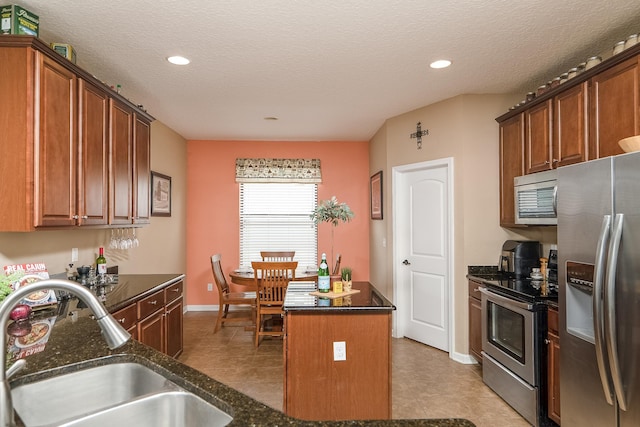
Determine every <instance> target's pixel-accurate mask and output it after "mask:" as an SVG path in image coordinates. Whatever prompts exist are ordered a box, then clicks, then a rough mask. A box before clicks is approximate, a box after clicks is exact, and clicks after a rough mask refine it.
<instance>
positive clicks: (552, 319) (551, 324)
mask: <svg viewBox="0 0 640 427" xmlns="http://www.w3.org/2000/svg"><path fill="white" fill-rule="evenodd" d="M547 323H548V325H547V327H548V329H549V332H552V333H554V334H556V335H558V309H556V308H553V307H549V310H548V311H547Z"/></svg>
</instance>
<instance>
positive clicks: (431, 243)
mask: <svg viewBox="0 0 640 427" xmlns="http://www.w3.org/2000/svg"><path fill="white" fill-rule="evenodd" d="M451 161H452V160H451V159H445V160H442V161H433V162H425V163H421V164H419V165H412V166H413V167H410V168H409V169H408V170H404V171H403V170H402V169H400V168H399V170H395V169H394V178H397V179H396V181H395V183H394V199H395V204H394V213H395V216H394V218H395V219H394V224H395V225H394V229H395V232H394V236H396V239H395V245H394V251H395V257H394V259H395V262H396V263H397V265H395V266H394V271H396V272H397V274H395V277H396V283H395V286H396V291H397V295H398V300H397V302H398V304H397V309H398V313H397V322H398V332H399V334H400V335H404V336H406V337H408V338H411V339H414V340H416V341H420V342H422V343H424V344H427V345H430V346H433V347H436V348H439V349H441V350H444V351H449V348H450V341H451V337H450V323H451V322H450V304H451V300H450V299H451V277H450V276H451V273H450V263H451V259H450V258H451V255H450V253H451V251H450V248H451V236H452V234H453V233H452V232H451V229H450V228H451V223H452V221H451V218H450V213H451V212H450V211H451V208H450V205H451V200H452V194H451V191H452V190H451V186H450V180H451V178H450V172H451V169H452V165H451ZM405 168H406V167H405Z"/></svg>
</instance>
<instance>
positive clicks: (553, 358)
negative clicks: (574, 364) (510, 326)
mask: <svg viewBox="0 0 640 427" xmlns="http://www.w3.org/2000/svg"><path fill="white" fill-rule="evenodd" d="M547 363H548V367H547V369H548V372H547V382H548V384H547V405H548V408H547V412H548V414H549V418H551V419H552V420H553V421H555V422H556V423H558V424H560V337H558V335H556V334H553V333H551V332H549V333H548V334H547Z"/></svg>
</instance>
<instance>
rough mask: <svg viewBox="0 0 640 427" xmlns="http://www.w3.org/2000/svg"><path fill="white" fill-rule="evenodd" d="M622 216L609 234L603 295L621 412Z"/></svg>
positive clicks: (608, 341)
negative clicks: (618, 319)
mask: <svg viewBox="0 0 640 427" xmlns="http://www.w3.org/2000/svg"><path fill="white" fill-rule="evenodd" d="M623 223H624V214H621V213H620V214H616V219H615V221H614V223H613V231H612V232H611V243H610V245H609V257H608V259H607V267H608V268H607V280H606V282H605V286H606V287H605V293H604V312H605V313H604V327H605V339H606V341H607V354H608V355H609V366H610V367H611V378H612V379H613V388H614V390H615V391H616V396H617V398H618V406H619V407H620V409H622V410H623V411H626V410H627V401H626V399H625V396H624V389H623V387H622V373H621V372H620V359H619V358H618V339H617V334H616V273H617V270H618V252H619V250H620V240H621V239H622V225H623Z"/></svg>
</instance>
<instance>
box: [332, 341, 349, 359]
mask: <svg viewBox="0 0 640 427" xmlns="http://www.w3.org/2000/svg"><path fill="white" fill-rule="evenodd" d="M333 360H334V362H338V361H341V360H347V343H346V342H344V341H334V342H333Z"/></svg>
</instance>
